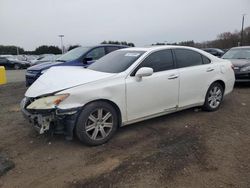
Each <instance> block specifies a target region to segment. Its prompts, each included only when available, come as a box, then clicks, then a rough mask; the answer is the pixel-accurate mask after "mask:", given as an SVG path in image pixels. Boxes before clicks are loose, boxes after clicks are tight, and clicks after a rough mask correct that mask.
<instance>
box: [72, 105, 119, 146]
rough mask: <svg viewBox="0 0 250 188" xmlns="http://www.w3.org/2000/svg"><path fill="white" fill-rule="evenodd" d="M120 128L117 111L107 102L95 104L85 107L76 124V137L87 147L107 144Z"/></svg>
mask: <svg viewBox="0 0 250 188" xmlns="http://www.w3.org/2000/svg"><path fill="white" fill-rule="evenodd" d="M117 127H118V116H117V112H116V110H115V109H114V108H113V106H112V105H110V104H109V103H107V102H102V101H100V102H93V103H90V104H88V105H87V106H85V107H84V108H83V110H82V112H81V113H80V115H79V118H78V120H77V123H76V129H75V131H76V135H77V137H78V138H79V140H80V141H81V142H83V143H85V144H87V145H91V146H96V145H101V144H104V143H106V142H107V141H108V140H110V139H111V137H112V136H113V135H114V134H115V132H116V130H117Z"/></svg>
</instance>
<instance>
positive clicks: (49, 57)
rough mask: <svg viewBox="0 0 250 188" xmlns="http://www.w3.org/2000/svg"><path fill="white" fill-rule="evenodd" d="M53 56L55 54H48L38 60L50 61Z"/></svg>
mask: <svg viewBox="0 0 250 188" xmlns="http://www.w3.org/2000/svg"><path fill="white" fill-rule="evenodd" d="M54 58H55V55H48V56H45V57H43V58H41V59H40V60H39V61H51V60H53V59H54Z"/></svg>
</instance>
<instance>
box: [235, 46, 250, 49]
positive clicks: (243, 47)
mask: <svg viewBox="0 0 250 188" xmlns="http://www.w3.org/2000/svg"><path fill="white" fill-rule="evenodd" d="M245 48H250V46H237V47H233V48H231V49H245Z"/></svg>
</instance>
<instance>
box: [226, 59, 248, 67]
mask: <svg viewBox="0 0 250 188" xmlns="http://www.w3.org/2000/svg"><path fill="white" fill-rule="evenodd" d="M230 61H231V62H232V64H233V65H234V66H235V67H245V66H250V59H230Z"/></svg>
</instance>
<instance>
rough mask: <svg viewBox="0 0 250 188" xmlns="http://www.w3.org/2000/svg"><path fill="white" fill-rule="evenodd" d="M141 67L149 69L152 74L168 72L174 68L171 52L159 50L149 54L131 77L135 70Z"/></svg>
mask: <svg viewBox="0 0 250 188" xmlns="http://www.w3.org/2000/svg"><path fill="white" fill-rule="evenodd" d="M141 67H150V68H152V69H153V70H154V72H160V71H165V70H170V69H173V68H174V61H173V56H172V52H171V50H161V51H158V52H154V53H152V54H150V55H149V56H148V57H146V59H145V60H144V61H143V62H142V63H141V64H140V65H139V66H138V67H137V68H136V70H135V71H134V73H133V74H132V75H135V73H136V72H137V70H139V69H140V68H141Z"/></svg>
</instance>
